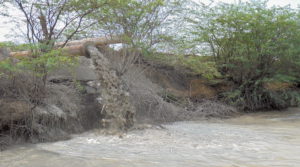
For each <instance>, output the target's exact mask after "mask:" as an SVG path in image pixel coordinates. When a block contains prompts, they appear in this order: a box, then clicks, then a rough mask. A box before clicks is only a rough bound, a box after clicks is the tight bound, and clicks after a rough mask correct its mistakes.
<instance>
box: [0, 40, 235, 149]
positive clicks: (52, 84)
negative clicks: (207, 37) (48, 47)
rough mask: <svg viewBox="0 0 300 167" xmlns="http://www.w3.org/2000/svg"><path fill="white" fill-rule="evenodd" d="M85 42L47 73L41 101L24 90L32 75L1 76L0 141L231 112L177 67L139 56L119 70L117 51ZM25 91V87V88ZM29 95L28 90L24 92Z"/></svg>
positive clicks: (3, 143)
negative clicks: (74, 59)
mask: <svg viewBox="0 0 300 167" xmlns="http://www.w3.org/2000/svg"><path fill="white" fill-rule="evenodd" d="M108 50H110V49H107V48H104V47H101V48H97V47H95V46H94V45H86V52H85V54H86V55H83V56H79V63H78V64H79V65H78V66H76V67H75V68H74V69H68V68H66V67H61V68H60V69H58V70H56V71H54V72H52V73H51V74H49V76H48V80H47V84H46V89H45V90H47V91H45V92H40V94H42V97H41V98H42V99H43V101H42V102H41V103H39V104H37V105H36V104H35V105H34V104H33V102H32V101H30V100H28V99H30V95H28V98H27V97H26V96H24V97H22V96H20V95H23V94H24V91H26V90H29V89H31V87H30V85H32V84H33V83H32V82H33V81H30V80H28V76H26V75H27V74H26V73H24V74H22V75H20V76H18V78H17V79H16V80H11V79H8V78H2V79H1V85H0V97H1V99H0V147H1V148H5V147H6V146H9V145H12V144H16V143H23V142H30V143H37V142H48V141H57V140H63V139H68V138H69V137H70V134H74V133H81V132H84V131H87V130H90V129H106V130H108V132H109V133H115V132H116V131H122V132H124V131H128V130H130V129H134V128H132V127H133V126H134V124H145V123H147V124H149V123H150V124H159V123H166V122H174V121H185V120H199V119H203V118H209V117H222V118H224V117H229V116H232V115H233V114H236V113H237V110H236V109H235V108H233V107H230V106H227V105H225V104H222V103H220V102H217V101H215V100H214V99H215V96H216V95H217V93H218V92H219V91H221V89H220V87H218V89H217V87H216V86H212V85H209V84H208V83H207V82H206V81H205V80H203V79H201V78H199V77H197V76H190V75H188V74H185V73H183V72H180V71H178V70H176V69H173V68H170V67H166V66H161V65H155V64H153V63H151V62H147V61H145V60H137V61H136V62H134V63H133V64H132V65H131V66H130V67H128V68H127V70H126V72H124V71H123V73H122V74H120V71H119V70H120V68H119V67H120V66H122V65H123V64H124V61H123V59H122V57H121V56H120V54H118V53H119V52H115V51H114V52H111V50H110V52H108ZM25 94H26V93H25ZM26 95H27V94H26Z"/></svg>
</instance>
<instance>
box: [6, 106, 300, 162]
mask: <svg viewBox="0 0 300 167" xmlns="http://www.w3.org/2000/svg"><path fill="white" fill-rule="evenodd" d="M163 126H164V127H165V128H151V129H145V130H136V131H132V132H129V133H128V134H126V135H124V136H123V137H122V138H120V137H117V136H102V135H97V133H95V132H90V133H86V134H82V135H79V136H74V138H73V139H71V140H68V141H60V142H55V143H43V144H36V145H26V146H16V147H15V148H11V149H9V150H7V151H4V152H0V166H1V167H100V166H101V167H117V166H118V167H135V166H137V167H168V166H170V167H177V166H178V167H182V166H185V167H199V166H207V167H214V166H218V167H240V166H245V167H256V166H259V167H273V166H280V167H289V166H295V167H298V166H300V109H290V110H289V111H286V112H267V113H255V114H247V115H244V116H240V117H237V118H232V119H228V120H210V121H199V122H177V123H172V124H167V125H163Z"/></svg>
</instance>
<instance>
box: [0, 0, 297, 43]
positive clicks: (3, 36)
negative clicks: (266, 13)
mask: <svg viewBox="0 0 300 167" xmlns="http://www.w3.org/2000/svg"><path fill="white" fill-rule="evenodd" d="M195 1H198V2H204V3H205V2H209V0H195ZM216 1H219V2H220V1H221V2H226V3H234V2H238V1H239V0H216ZM242 1H248V0H242ZM289 4H290V5H291V7H293V8H297V7H298V5H300V0H269V6H273V5H276V6H285V5H289ZM10 12H14V11H10ZM14 31H17V29H16V25H15V24H13V23H11V22H10V21H9V20H8V19H6V18H3V17H1V16H0V41H11V40H14V41H16V38H12V36H9V38H8V34H10V35H11V34H14V35H15V34H16V32H14Z"/></svg>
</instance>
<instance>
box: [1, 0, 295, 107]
mask: <svg viewBox="0 0 300 167" xmlns="http://www.w3.org/2000/svg"><path fill="white" fill-rule="evenodd" d="M9 3H10V5H13V6H15V7H16V9H19V11H20V12H21V13H22V14H23V15H24V16H25V18H26V21H25V23H26V24H27V33H26V35H25V36H24V39H25V38H26V39H27V42H28V44H22V46H16V45H13V44H12V43H11V42H10V43H2V44H1V46H2V47H3V46H5V47H9V48H11V50H13V51H20V50H24V49H22V47H23V48H24V46H26V45H32V46H38V47H31V48H30V49H31V50H32V49H33V50H32V51H33V52H36V51H39V52H41V53H42V54H40V55H51V53H53V51H52V50H53V49H54V47H55V46H54V45H55V43H57V42H59V41H60V42H61V43H60V45H59V47H64V46H65V45H66V44H67V42H68V41H69V40H71V39H80V38H85V37H95V36H99V35H101V34H103V33H104V34H109V35H118V34H121V36H120V38H122V39H121V40H122V41H123V43H126V44H124V45H123V49H127V50H130V51H131V52H132V54H127V52H124V56H127V57H131V58H126V59H124V61H128V62H123V66H124V67H121V70H120V74H123V73H125V71H126V68H127V66H129V64H134V63H135V62H136V61H137V60H138V59H139V58H140V56H142V57H143V58H144V59H146V60H151V61H155V62H158V63H162V64H167V65H169V66H175V67H178V66H179V67H183V68H186V69H189V71H190V72H192V74H193V75H198V76H201V77H204V78H206V79H208V80H212V81H213V80H215V79H221V80H224V81H229V82H232V83H233V87H232V88H231V89H230V90H228V91H225V92H223V93H222V94H219V95H218V98H219V100H222V101H224V102H226V103H228V104H231V105H235V106H238V107H240V108H241V109H243V110H248V111H254V110H258V109H273V108H275V109H280V108H285V107H288V106H290V105H297V104H298V103H299V100H300V95H299V93H298V91H297V90H298V88H297V86H299V82H300V81H299V80H300V76H299V71H300V48H299V47H298V46H299V44H300V28H299V26H300V21H299V19H300V14H299V11H298V10H296V9H292V8H290V7H289V6H286V7H275V6H274V7H269V6H267V2H266V1H251V2H239V3H235V4H226V3H218V4H216V3H213V5H205V4H199V3H195V2H193V1H180V0H149V1H138V0H128V1H110V0H89V1H84V2H83V1H47V3H46V2H45V3H43V2H38V1H36V2H35V1H22V0H15V1H7V2H6V3H4V4H9ZM83 4H85V5H83ZM179 6H181V7H179ZM178 24H180V27H178ZM37 44H39V45H37ZM41 46H42V47H41ZM133 50H139V53H140V52H141V53H142V54H137V52H135V51H133ZM48 52H49V53H50V54H49V53H48ZM55 53H56V52H55ZM125 53H126V55H125ZM42 57H43V59H47V60H46V61H50V62H53V61H52V58H53V56H52V57H51V56H50V57H49V56H42ZM48 58H49V59H48ZM35 59H37V61H39V59H41V58H40V57H39V56H33V60H35ZM60 60H61V59H58V60H57V61H60ZM65 60H66V59H64V58H63V60H62V61H65ZM33 62H34V61H33ZM7 67H8V66H7V64H6V63H5V62H2V66H1V68H7ZM272 84H273V85H274V84H275V85H276V84H277V85H278V84H279V85H280V84H282V85H289V86H288V87H284V89H270V87H272V86H270V85H272ZM268 85H269V87H268Z"/></svg>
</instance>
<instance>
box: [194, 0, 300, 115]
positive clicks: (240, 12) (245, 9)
mask: <svg viewBox="0 0 300 167" xmlns="http://www.w3.org/2000/svg"><path fill="white" fill-rule="evenodd" d="M204 11H205V13H204V14H203V13H201V17H203V16H204V17H203V18H202V19H201V18H200V17H198V20H197V19H191V20H192V21H191V23H192V24H193V25H194V29H193V31H192V33H191V34H193V35H194V36H196V41H197V42H200V44H202V45H203V44H206V46H209V47H210V50H209V52H210V53H211V54H212V56H213V57H214V60H215V62H216V64H217V67H218V70H219V71H220V73H221V74H223V75H224V76H226V77H227V79H229V80H231V81H233V82H234V83H235V84H236V85H237V86H238V88H237V90H234V91H232V92H230V93H229V94H227V95H226V96H227V98H229V99H231V100H232V101H233V102H234V103H236V104H237V105H239V106H242V108H244V109H247V110H255V109H262V108H269V107H271V106H272V107H274V108H277V107H276V105H275V104H273V102H277V103H278V105H279V106H281V105H280V104H283V102H281V100H279V99H284V98H282V97H283V96H285V95H284V94H285V93H283V92H276V93H274V92H271V91H269V90H266V89H265V88H264V87H263V85H264V83H265V82H268V81H273V82H277V81H281V82H282V81H283V82H291V83H295V82H299V80H300V77H299V72H300V71H299V67H300V66H299V65H300V63H299V62H300V48H299V45H300V28H299V27H300V24H299V14H298V13H297V11H296V10H293V9H291V8H289V7H283V8H278V7H272V8H268V7H267V5H266V2H262V1H251V2H245V3H244V2H240V3H238V4H219V5H217V6H215V7H212V8H209V9H205V10H204Z"/></svg>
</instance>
